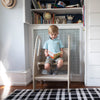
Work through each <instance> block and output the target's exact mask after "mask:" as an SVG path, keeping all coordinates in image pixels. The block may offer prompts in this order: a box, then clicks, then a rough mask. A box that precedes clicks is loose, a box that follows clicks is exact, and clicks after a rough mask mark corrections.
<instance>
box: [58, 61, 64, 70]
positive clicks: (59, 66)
mask: <svg viewBox="0 0 100 100" xmlns="http://www.w3.org/2000/svg"><path fill="white" fill-rule="evenodd" d="M62 66H63V60H62V59H59V60H58V63H57V68H58V69H60V68H61V67H62Z"/></svg>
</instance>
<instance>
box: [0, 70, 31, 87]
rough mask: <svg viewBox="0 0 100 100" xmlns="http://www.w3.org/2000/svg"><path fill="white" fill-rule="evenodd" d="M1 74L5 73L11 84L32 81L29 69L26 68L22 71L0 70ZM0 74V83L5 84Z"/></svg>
mask: <svg viewBox="0 0 100 100" xmlns="http://www.w3.org/2000/svg"><path fill="white" fill-rule="evenodd" d="M2 74H6V75H7V77H8V78H9V80H10V82H11V86H26V85H27V84H29V83H30V82H31V81H32V75H31V70H27V71H24V72H17V71H9V72H4V73H3V72H2ZM1 77H2V76H1V75H0V85H5V84H4V82H3V80H2V78H1Z"/></svg>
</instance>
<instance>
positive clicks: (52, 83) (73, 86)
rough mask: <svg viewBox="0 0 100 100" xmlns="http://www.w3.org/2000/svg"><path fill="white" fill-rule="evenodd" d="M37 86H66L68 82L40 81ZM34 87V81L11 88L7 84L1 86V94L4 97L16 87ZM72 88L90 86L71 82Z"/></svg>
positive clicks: (42, 87) (40, 87)
mask: <svg viewBox="0 0 100 100" xmlns="http://www.w3.org/2000/svg"><path fill="white" fill-rule="evenodd" d="M36 87H37V89H45V88H48V89H50V88H66V87H67V83H66V82H44V83H43V84H41V83H40V82H38V83H37V86H36ZM32 88H33V84H32V83H30V84H28V85H27V86H11V87H10V88H8V87H5V86H0V96H1V97H3V98H4V97H6V96H7V95H9V94H10V93H11V92H13V91H14V90H15V89H32ZM70 88H88V87H86V86H85V85H84V83H83V82H71V84H70ZM90 88H91V87H90ZM1 97H0V100H1Z"/></svg>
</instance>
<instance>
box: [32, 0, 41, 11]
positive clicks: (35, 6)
mask: <svg viewBox="0 0 100 100" xmlns="http://www.w3.org/2000/svg"><path fill="white" fill-rule="evenodd" d="M32 3H33V6H34V8H35V9H39V5H38V3H37V1H36V0H32Z"/></svg>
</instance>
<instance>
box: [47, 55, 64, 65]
mask: <svg viewBox="0 0 100 100" xmlns="http://www.w3.org/2000/svg"><path fill="white" fill-rule="evenodd" d="M60 59H62V60H63V58H61V57H58V58H57V59H52V58H51V57H49V56H48V57H47V58H46V61H45V64H47V63H49V64H50V65H52V63H54V62H56V63H57V62H58V60H60Z"/></svg>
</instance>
